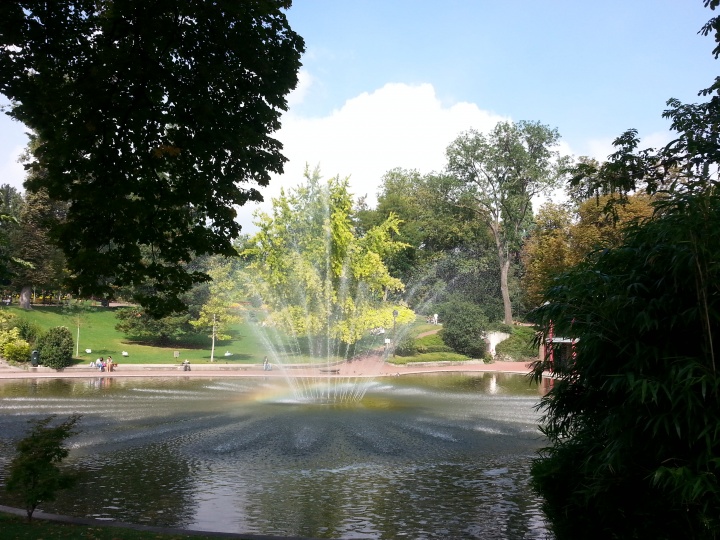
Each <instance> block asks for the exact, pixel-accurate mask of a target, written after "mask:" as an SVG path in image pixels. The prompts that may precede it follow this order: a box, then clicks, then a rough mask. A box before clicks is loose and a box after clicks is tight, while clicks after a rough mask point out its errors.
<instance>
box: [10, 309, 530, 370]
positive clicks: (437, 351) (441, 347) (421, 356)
mask: <svg viewBox="0 0 720 540" xmlns="http://www.w3.org/2000/svg"><path fill="white" fill-rule="evenodd" d="M0 309H2V310H6V311H9V312H10V313H12V314H14V315H15V316H17V317H22V318H24V319H27V320H29V321H31V322H33V323H35V324H37V325H38V326H39V327H40V328H42V329H43V330H47V329H48V328H51V327H54V326H67V327H68V328H69V329H70V331H71V332H72V334H73V338H74V339H77V319H76V318H74V317H71V316H68V315H65V314H64V313H63V311H62V310H61V308H60V307H57V306H36V307H34V308H33V309H32V310H30V311H25V310H23V309H20V308H19V307H17V306H10V307H2V308H0ZM115 310H116V308H103V307H95V308H93V309H92V310H90V311H88V312H87V313H86V314H85V315H84V316H83V317H82V318H81V319H80V347H79V351H80V354H79V355H78V356H77V358H76V363H86V362H87V363H89V362H90V360H94V359H96V358H98V357H100V356H103V357H108V356H112V357H113V359H114V360H115V361H116V362H118V363H119V364H120V365H122V364H173V363H178V362H181V361H183V360H185V359H187V360H189V361H190V362H191V363H195V364H203V363H210V345H211V342H210V338H209V337H206V336H192V338H191V339H187V340H185V341H184V342H181V343H176V344H173V345H169V346H166V347H159V346H153V345H147V344H143V343H139V342H134V341H131V340H129V339H128V338H127V337H126V336H125V335H124V334H122V333H120V332H118V331H117V330H115V325H116V324H117V322H118V321H117V319H116V318H115ZM245 319H246V321H247V320H249V319H250V317H246V318H245ZM254 325H255V323H250V322H242V323H240V324H237V325H235V326H234V327H233V328H232V329H231V333H232V335H233V336H234V338H233V339H231V340H228V341H223V342H219V343H216V345H215V363H222V364H259V363H261V362H262V360H263V358H264V357H265V356H266V355H268V356H269V355H270V351H269V350H268V349H267V348H266V347H265V346H264V345H263V342H262V338H261V336H260V335H258V334H257V333H256V332H255V331H254ZM437 330H439V327H438V326H437V325H433V324H428V323H427V322H425V318H424V317H420V316H418V317H417V319H416V321H415V322H414V323H413V324H412V325H411V326H410V328H409V329H408V332H409V335H410V336H413V337H416V336H418V335H420V334H423V333H425V332H430V331H437ZM534 335H535V334H534V331H533V329H532V328H527V327H523V326H517V327H513V334H512V336H511V337H510V338H509V339H508V340H506V341H504V342H502V343H501V344H499V345H498V347H497V350H498V353H500V354H503V355H505V356H507V357H509V358H511V359H515V360H525V359H528V358H534V357H536V356H537V350H535V348H534V347H533V345H532V340H533V338H534ZM415 341H416V345H417V346H418V347H419V349H420V351H419V353H418V354H417V355H415V356H406V357H401V356H395V358H393V359H391V362H392V363H396V364H407V363H412V362H448V361H453V362H456V361H467V360H470V358H469V357H467V356H464V355H462V354H457V353H454V352H452V351H451V350H450V348H449V347H447V346H446V345H445V344H444V343H443V342H442V339H441V337H440V335H439V334H432V335H429V336H424V337H421V338H417V337H416V340H415ZM379 343H380V342H379V341H378V338H377V337H369V336H368V337H367V338H364V339H363V340H361V342H360V343H358V351H362V350H366V349H371V348H373V347H375V348H377V347H381V345H379ZM85 349H90V350H91V351H92V352H91V353H86V352H85ZM122 351H127V352H128V353H129V356H127V357H123V356H122ZM225 351H229V352H231V353H232V356H229V357H226V356H224V353H225ZM176 352H177V355H178V356H177V358H176V357H175V353H176ZM312 361H317V360H313V359H312V358H311V357H309V356H293V357H292V362H293V363H304V362H308V363H309V362H312Z"/></svg>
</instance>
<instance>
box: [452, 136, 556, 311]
mask: <svg viewBox="0 0 720 540" xmlns="http://www.w3.org/2000/svg"><path fill="white" fill-rule="evenodd" d="M559 139H560V136H559V134H558V132H557V130H554V129H550V128H549V127H547V126H544V125H542V124H540V123H538V122H518V123H517V124H514V123H512V122H501V123H499V124H497V125H496V126H495V127H494V128H493V130H492V131H491V132H490V133H489V134H487V135H485V134H482V133H479V132H477V131H475V130H471V131H469V132H467V133H463V134H461V135H460V136H459V137H458V138H457V139H455V141H454V142H453V143H452V144H451V145H450V146H449V147H448V149H447V158H448V164H447V169H448V172H449V173H450V174H451V175H453V176H454V177H455V179H456V182H455V185H454V186H453V188H452V189H451V190H449V192H448V197H449V200H450V201H451V202H452V203H453V204H455V205H457V206H461V207H465V208H468V209H471V210H473V211H474V212H475V213H476V215H477V217H478V218H479V219H480V220H482V222H483V223H485V224H486V225H487V226H488V227H489V228H490V230H491V231H492V235H493V238H494V240H495V248H496V250H497V256H498V262H499V267H500V268H499V270H500V290H501V294H502V299H503V310H504V317H503V318H504V322H505V323H506V324H511V323H512V304H511V301H510V290H509V286H508V274H509V271H510V265H511V262H512V260H513V257H515V256H516V255H517V253H518V252H519V250H520V247H521V243H522V239H523V237H524V235H525V233H526V230H527V228H528V226H529V223H530V220H531V218H532V198H533V197H535V196H536V195H542V194H548V193H549V192H550V191H551V190H552V189H554V188H555V187H557V186H558V184H559V181H560V179H561V176H562V173H561V171H562V169H563V165H564V160H563V159H562V158H561V157H560V154H559V152H558V151H557V150H556V149H555V147H556V146H557V143H558V141H559Z"/></svg>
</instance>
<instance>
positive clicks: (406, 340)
mask: <svg viewBox="0 0 720 540" xmlns="http://www.w3.org/2000/svg"><path fill="white" fill-rule="evenodd" d="M417 352H418V347H417V345H416V342H415V340H414V339H413V338H412V337H411V336H405V337H403V338H402V339H401V340H400V341H399V342H398V343H397V344H396V345H395V354H397V355H399V356H414V355H415V354H417Z"/></svg>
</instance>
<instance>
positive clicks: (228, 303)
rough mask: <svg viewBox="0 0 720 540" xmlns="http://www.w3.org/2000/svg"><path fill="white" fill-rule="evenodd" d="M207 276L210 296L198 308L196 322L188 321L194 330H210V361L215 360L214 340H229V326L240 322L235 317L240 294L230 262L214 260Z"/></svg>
mask: <svg viewBox="0 0 720 540" xmlns="http://www.w3.org/2000/svg"><path fill="white" fill-rule="evenodd" d="M208 274H209V275H210V277H211V278H212V281H211V282H210V291H209V292H210V295H209V297H208V299H207V301H206V302H205V304H204V305H203V306H202V308H200V315H199V316H198V318H197V319H196V320H193V321H190V324H192V325H193V326H194V327H196V328H201V329H204V330H210V331H211V333H210V338H211V339H212V346H211V349H210V361H211V362H213V361H214V360H215V340H224V339H230V337H231V336H230V335H229V334H228V333H227V331H228V329H229V327H230V325H232V324H236V323H238V322H240V317H239V316H238V315H237V306H238V303H237V295H238V293H239V292H240V290H239V288H238V286H239V280H238V279H237V276H236V275H235V272H234V271H233V264H232V261H231V260H219V259H217V258H216V259H214V260H213V261H212V262H211V266H210V269H209V270H208Z"/></svg>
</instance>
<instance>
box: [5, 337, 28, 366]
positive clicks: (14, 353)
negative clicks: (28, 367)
mask: <svg viewBox="0 0 720 540" xmlns="http://www.w3.org/2000/svg"><path fill="white" fill-rule="evenodd" d="M3 353H4V354H3V355H4V356H5V359H6V360H8V361H9V362H15V363H21V362H27V361H28V360H29V359H30V344H29V343H28V342H27V341H25V340H24V339H16V340H15V341H10V342H8V343H6V344H5V347H4V348H3Z"/></svg>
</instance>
